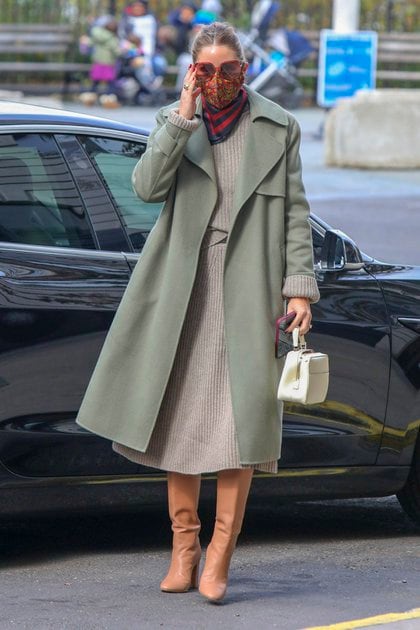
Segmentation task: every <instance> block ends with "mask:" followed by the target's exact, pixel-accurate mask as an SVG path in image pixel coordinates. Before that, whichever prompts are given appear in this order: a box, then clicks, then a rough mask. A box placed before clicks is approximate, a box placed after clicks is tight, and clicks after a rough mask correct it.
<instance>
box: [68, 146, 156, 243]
mask: <svg viewBox="0 0 420 630" xmlns="http://www.w3.org/2000/svg"><path fill="white" fill-rule="evenodd" d="M79 140H80V142H81V143H82V145H83V146H84V148H85V151H86V152H87V153H88V155H89V156H90V158H91V159H92V160H93V161H94V162H95V164H96V166H97V168H98V171H99V173H100V174H101V176H102V178H103V180H104V183H105V185H106V187H107V188H108V191H109V192H110V194H111V196H112V197H113V199H114V201H115V204H116V206H117V209H118V210H119V213H120V216H121V219H122V222H123V224H124V226H125V228H126V230H127V233H128V235H129V237H130V240H131V242H132V244H133V247H134V249H135V250H136V251H140V250H141V249H142V247H143V245H144V243H145V241H146V238H147V235H148V234H149V232H150V230H151V229H152V227H153V226H154V224H155V222H156V219H157V218H158V216H159V213H160V211H161V208H162V203H146V202H145V201H142V200H141V199H139V198H138V197H137V195H136V194H135V193H134V191H133V188H132V185H131V174H132V172H133V169H134V167H135V165H136V164H137V162H138V160H139V159H140V158H141V156H142V155H143V153H144V151H145V149H146V146H145V144H143V143H141V142H133V141H131V140H114V139H112V138H101V137H91V136H89V137H86V136H85V137H82V136H81V137H79Z"/></svg>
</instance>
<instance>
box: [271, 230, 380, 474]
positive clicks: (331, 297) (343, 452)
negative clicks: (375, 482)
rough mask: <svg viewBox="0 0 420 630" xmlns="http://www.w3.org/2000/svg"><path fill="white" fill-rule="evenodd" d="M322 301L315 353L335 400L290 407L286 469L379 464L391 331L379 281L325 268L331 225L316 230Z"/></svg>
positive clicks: (315, 308) (316, 316)
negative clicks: (325, 364)
mask: <svg viewBox="0 0 420 630" xmlns="http://www.w3.org/2000/svg"><path fill="white" fill-rule="evenodd" d="M312 226H313V230H312V234H313V243H314V261H315V272H316V278H317V282H318V286H319V290H320V294H321V299H320V301H319V302H317V303H316V304H313V305H312V306H311V310H312V315H313V320H312V325H313V327H312V330H311V332H310V333H309V334H308V335H306V340H307V343H308V347H311V348H314V349H315V350H319V351H321V352H325V353H327V354H328V356H329V362H330V384H329V390H328V395H327V399H326V401H325V402H324V403H321V404H318V405H309V406H304V405H295V404H286V405H285V413H284V425H283V446H282V456H281V459H280V466H281V467H282V468H288V467H296V466H344V465H369V464H373V463H375V461H376V458H377V456H378V452H379V447H380V442H381V437H382V432H383V428H384V422H385V412H386V405H387V396H388V383H389V370H390V334H391V333H390V326H389V320H388V315H387V310H386V306H385V302H384V299H383V295H382V291H381V288H380V286H379V283H378V282H377V280H376V279H375V277H374V276H373V275H371V274H369V273H368V272H367V271H366V270H365V269H364V268H363V269H353V270H352V269H346V270H342V271H337V270H329V269H325V268H322V267H321V251H322V247H323V241H324V238H325V225H324V226H323V225H321V223H318V222H317V221H316V220H315V219H314V220H313V223H312Z"/></svg>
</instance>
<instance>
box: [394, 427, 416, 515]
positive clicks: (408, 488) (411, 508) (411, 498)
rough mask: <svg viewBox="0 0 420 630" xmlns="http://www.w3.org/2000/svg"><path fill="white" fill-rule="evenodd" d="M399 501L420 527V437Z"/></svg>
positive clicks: (398, 496) (398, 494)
mask: <svg viewBox="0 0 420 630" xmlns="http://www.w3.org/2000/svg"><path fill="white" fill-rule="evenodd" d="M397 498H398V501H399V502H400V504H401V507H402V508H403V510H404V511H405V512H406V513H407V514H408V516H409V517H410V518H411V519H413V521H414V522H415V523H417V525H420V437H419V439H418V440H417V446H416V449H415V451H414V456H413V463H412V464H411V470H410V474H409V475H408V479H407V481H406V483H405V486H404V487H403V488H402V489H401V490H400V491H399V492H397Z"/></svg>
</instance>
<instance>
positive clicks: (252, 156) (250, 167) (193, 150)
mask: <svg viewBox="0 0 420 630" xmlns="http://www.w3.org/2000/svg"><path fill="white" fill-rule="evenodd" d="M245 89H246V91H247V92H248V98H249V105H250V116H251V124H250V126H249V132H248V134H247V138H246V140H245V146H244V152H243V155H242V158H241V163H240V165H239V173H238V179H237V185H236V193H235V198H234V204H233V208H232V215H231V216H232V220H234V218H235V217H236V215H237V213H238V212H239V210H240V209H241V207H242V206H243V205H244V203H245V202H246V200H247V199H248V198H249V197H250V195H252V193H253V192H254V190H255V189H256V188H257V187H258V185H259V184H260V183H261V182H262V180H263V179H264V177H265V176H266V175H267V174H268V173H269V171H270V170H271V169H272V168H273V167H274V166H275V164H276V163H277V162H278V161H279V160H280V158H281V156H282V155H283V153H284V151H285V148H286V127H287V125H288V118H287V114H286V112H284V110H282V109H281V108H279V106H278V105H276V104H275V103H273V102H272V101H269V100H268V99H266V98H264V97H262V96H260V95H259V94H258V93H256V92H254V91H253V90H250V89H249V88H248V87H247V86H245ZM178 104H179V103H178V102H177V103H174V104H172V105H171V106H170V107H168V108H167V109H166V111H165V112H164V115H165V116H168V115H169V111H170V109H172V108H173V107H177V106H178ZM196 115H197V116H198V117H199V118H200V124H199V126H198V128H197V129H196V130H195V131H194V133H192V134H191V137H190V139H189V140H188V142H187V145H186V148H185V153H184V155H185V157H186V158H188V159H189V160H190V162H192V163H193V164H195V165H196V166H198V167H199V168H200V169H202V170H203V171H204V172H205V173H206V174H207V175H208V176H209V177H210V179H211V180H212V181H213V182H214V183H215V184H217V178H216V172H215V168H214V160H213V154H212V150H211V145H210V142H209V139H208V136H207V129H206V125H205V123H204V120H203V118H202V104H201V99H200V98H197V107H196Z"/></svg>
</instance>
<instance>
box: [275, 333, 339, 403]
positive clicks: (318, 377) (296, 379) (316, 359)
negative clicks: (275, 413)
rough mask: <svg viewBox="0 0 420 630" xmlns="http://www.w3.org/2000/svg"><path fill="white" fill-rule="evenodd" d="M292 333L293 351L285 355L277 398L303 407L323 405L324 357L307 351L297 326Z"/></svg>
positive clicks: (326, 367)
mask: <svg viewBox="0 0 420 630" xmlns="http://www.w3.org/2000/svg"><path fill="white" fill-rule="evenodd" d="M292 334H293V350H290V351H289V352H288V353H287V355H286V360H285V363H284V368H283V372H282V374H281V378H280V383H279V387H278V391H277V398H278V399H279V400H283V401H285V402H298V403H302V404H304V405H314V404H316V403H320V402H324V400H325V398H326V396H327V391H328V382H329V362H328V355H327V354H323V353H322V352H315V351H314V350H311V349H310V348H307V347H306V341H305V337H304V335H300V334H299V327H296V328H294V329H293V333H292Z"/></svg>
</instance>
